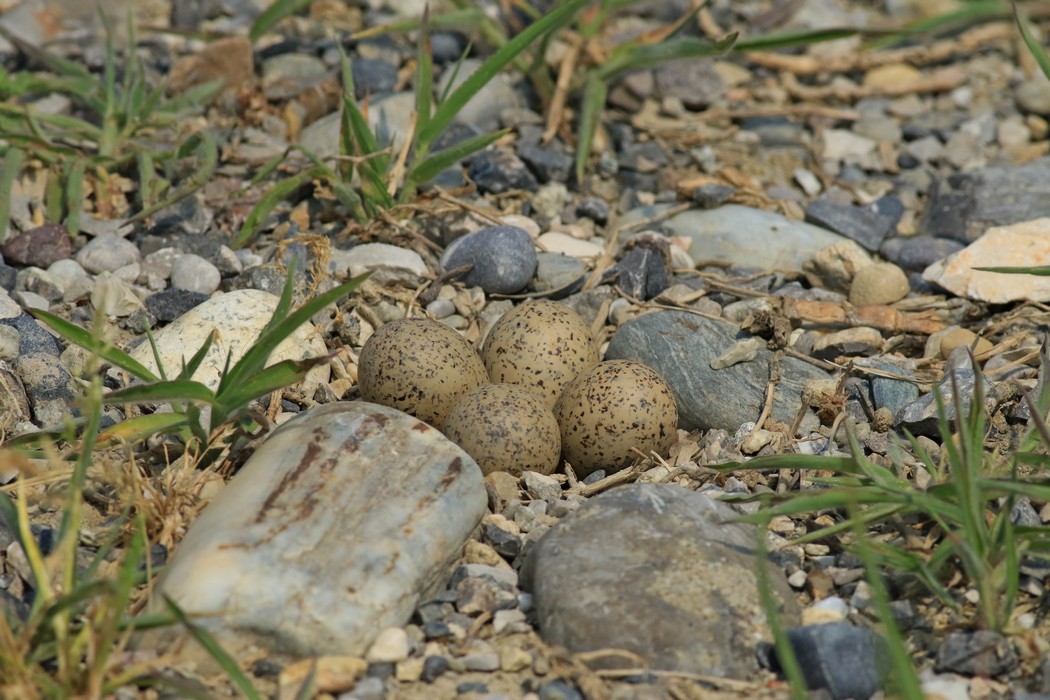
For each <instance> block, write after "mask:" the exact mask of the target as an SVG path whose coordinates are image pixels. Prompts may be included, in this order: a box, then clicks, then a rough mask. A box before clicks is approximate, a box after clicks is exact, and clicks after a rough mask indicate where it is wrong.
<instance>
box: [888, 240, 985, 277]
mask: <svg viewBox="0 0 1050 700" xmlns="http://www.w3.org/2000/svg"><path fill="white" fill-rule="evenodd" d="M965 247H966V246H965V245H964V244H962V243H960V242H959V241H953V240H951V239H949V238H936V237H934V236H914V237H912V238H890V239H888V240H886V241H885V242H884V243H883V244H882V246H880V247H879V255H881V256H882V257H884V258H886V259H887V260H889V261H890V262H892V263H893V264H895V265H897V266H898V267H901V268H902V269H904V270H914V271H922V270H925V269H926V268H927V267H929V266H930V264H931V263H934V262H937V261H938V260H941V259H943V258H946V257H948V256H949V255H953V254H954V253H958V252H959V251H960V250H962V249H963V248H965Z"/></svg>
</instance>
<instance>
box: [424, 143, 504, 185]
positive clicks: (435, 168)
mask: <svg viewBox="0 0 1050 700" xmlns="http://www.w3.org/2000/svg"><path fill="white" fill-rule="evenodd" d="M510 131H511V130H510V129H501V130H500V131H496V132H493V133H491V134H480V135H478V136H472V137H471V138H469V139H466V140H465V141H461V142H460V143H457V144H456V145H455V146H450V147H449V148H445V149H442V150H440V151H438V152H437V153H434V154H432V155H430V156H429V157H428V158H427V159H426V160H424V161H423V162H422V163H419V164H417V165H415V166H413V167H412V170H411V171H409V173H408V181H409V182H411V183H413V184H419V183H423V182H426V181H427V180H430V179H431V178H433V177H435V176H436V175H437V174H438V173H440V172H441V171H442V170H444V169H445V168H449V167H452V166H453V165H455V164H456V163H458V162H459V161H461V160H463V159H464V158H466V157H467V156H469V155H470V154H472V153H477V152H478V151H480V150H482V149H484V148H487V147H488V146H489V145H491V144H493V143H495V142H496V141H498V140H499V139H501V138H503V137H504V136H506V135H507V134H509V133H510ZM406 189H407V188H406Z"/></svg>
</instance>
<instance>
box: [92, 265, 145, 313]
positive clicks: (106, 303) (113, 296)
mask: <svg viewBox="0 0 1050 700" xmlns="http://www.w3.org/2000/svg"><path fill="white" fill-rule="evenodd" d="M91 305H92V306H94V307H95V309H97V310H98V311H99V312H101V313H103V314H105V315H106V316H115V317H117V318H124V317H126V316H130V315H131V314H133V313H135V312H136V311H138V310H140V309H142V308H143V304H142V301H141V300H140V299H139V295H138V294H137V293H136V292H135V289H134V288H133V287H132V286H131V285H130V284H128V283H127V282H125V281H124V280H122V279H120V278H119V277H117V276H115V275H113V274H111V273H109V272H103V273H101V274H99V275H97V276H96V277H95V281H94V286H93V288H92V290H91Z"/></svg>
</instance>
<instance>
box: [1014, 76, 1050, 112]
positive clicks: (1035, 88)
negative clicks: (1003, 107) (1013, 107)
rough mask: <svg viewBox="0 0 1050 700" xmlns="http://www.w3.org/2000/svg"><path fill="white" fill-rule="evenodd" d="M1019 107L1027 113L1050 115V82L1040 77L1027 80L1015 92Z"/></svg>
mask: <svg viewBox="0 0 1050 700" xmlns="http://www.w3.org/2000/svg"><path fill="white" fill-rule="evenodd" d="M1014 97H1015V99H1016V100H1017V106H1018V107H1020V108H1021V109H1022V110H1024V111H1025V112H1033V113H1035V114H1042V115H1050V82H1047V80H1046V78H1045V77H1044V76H1042V75H1039V76H1037V77H1035V78H1032V79H1031V80H1026V81H1024V82H1023V83H1021V84H1020V85H1018V86H1017V88H1015V90H1014Z"/></svg>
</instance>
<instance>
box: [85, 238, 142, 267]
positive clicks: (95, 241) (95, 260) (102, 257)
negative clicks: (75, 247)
mask: <svg viewBox="0 0 1050 700" xmlns="http://www.w3.org/2000/svg"><path fill="white" fill-rule="evenodd" d="M75 259H76V261H77V262H78V263H80V264H81V266H82V267H83V268H84V269H85V270H87V271H88V272H90V273H91V274H93V275H97V274H99V273H100V272H113V271H115V270H117V269H119V268H121V267H124V266H125V265H129V264H131V263H135V262H139V260H141V254H140V253H139V249H138V246H136V245H135V244H134V243H132V242H131V241H129V240H127V239H124V238H121V237H119V236H112V235H105V236H97V237H95V238H92V239H91V240H90V241H88V242H87V244H85V245H84V247H83V248H81V249H80V250H79V251H77V254H76V258H75Z"/></svg>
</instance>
